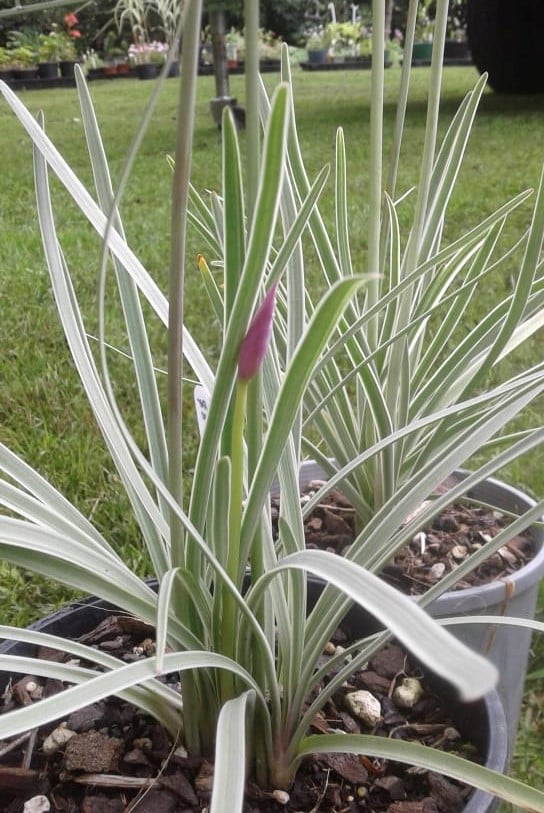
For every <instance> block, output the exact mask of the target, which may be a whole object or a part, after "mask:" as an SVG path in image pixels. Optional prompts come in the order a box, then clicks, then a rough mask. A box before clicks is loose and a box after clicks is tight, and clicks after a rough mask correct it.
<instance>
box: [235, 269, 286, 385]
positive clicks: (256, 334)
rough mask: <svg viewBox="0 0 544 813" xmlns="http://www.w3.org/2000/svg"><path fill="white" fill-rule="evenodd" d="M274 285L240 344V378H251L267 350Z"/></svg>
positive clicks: (274, 291) (274, 295)
mask: <svg viewBox="0 0 544 813" xmlns="http://www.w3.org/2000/svg"><path fill="white" fill-rule="evenodd" d="M276 287H277V283H276V282H275V283H274V284H273V285H272V286H271V287H270V289H269V291H268V293H267V294H266V296H265V298H264V299H263V301H262V303H261V304H260V305H259V307H258V308H257V310H256V312H255V316H254V317H253V319H252V320H251V324H250V325H249V328H248V331H247V333H246V335H245V337H244V339H243V341H242V344H241V346H240V353H239V355H238V376H239V377H240V378H241V379H242V380H245V381H249V379H250V378H253V376H254V375H255V373H256V372H257V371H258V369H259V367H260V366H261V362H262V360H263V358H264V354H265V353H266V351H267V348H268V344H269V342H270V334H271V332H272V316H273V315H274V304H275V301H276Z"/></svg>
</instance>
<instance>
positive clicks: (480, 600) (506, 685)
mask: <svg viewBox="0 0 544 813" xmlns="http://www.w3.org/2000/svg"><path fill="white" fill-rule="evenodd" d="M458 476H459V477H462V476H463V474H462V473H459V474H458ZM323 477H324V474H323V470H322V469H321V468H320V466H318V465H317V464H316V463H314V462H313V461H308V462H306V463H303V465H302V468H301V472H300V485H301V487H302V488H303V487H304V486H305V485H307V484H308V483H309V482H310V481H311V480H315V479H323ZM468 496H469V497H474V499H478V500H482V501H483V502H486V503H489V504H491V505H494V506H496V507H497V508H499V509H503V510H505V511H512V512H514V513H517V514H520V513H522V512H523V511H525V510H527V509H528V508H530V507H531V506H533V505H534V504H535V502H534V500H532V499H531V498H530V497H528V496H527V495H525V494H523V493H522V492H521V491H518V490H517V489H515V488H512V487H511V486H509V485H507V484H506V483H503V482H501V481H500V480H495V479H492V478H489V479H488V480H486V481H484V482H483V483H481V484H480V485H479V486H478V487H477V488H475V489H474V490H473V491H470V492H469V493H468ZM531 538H532V540H533V543H534V557H533V559H531V561H530V562H528V563H527V564H526V565H525V566H524V567H522V568H520V570H518V571H517V572H515V573H512V574H511V575H509V576H507V577H506V578H504V579H500V580H499V581H495V582H492V583H490V584H487V585H483V586H481V587H470V588H467V589H465V590H455V591H454V590H451V591H448V592H446V593H443V594H442V595H441V596H440V597H439V598H437V599H436V600H435V601H433V602H432V603H431V604H429V605H428V607H427V611H428V612H429V613H430V614H431V615H432V616H433V618H437V619H438V618H453V617H456V616H467V617H468V616H471V617H473V616H478V615H496V616H505V617H510V618H525V619H533V618H534V617H535V608H536V602H537V597H538V586H539V582H540V579H541V578H542V577H543V576H544V529H543V528H539V527H536V526H535V527H533V528H531ZM450 629H451V632H452V633H453V634H454V635H455V636H456V637H457V638H459V639H460V640H462V641H463V642H464V643H465V644H467V646H469V647H470V648H471V649H473V650H475V651H476V652H480V653H482V654H484V655H487V656H488V657H489V659H490V660H491V661H492V662H493V663H494V664H495V665H496V666H497V668H498V670H499V673H500V677H499V684H498V692H499V696H500V698H501V700H502V703H503V706H504V710H505V713H506V719H507V726H508V742H509V757H511V755H512V753H513V750H514V745H515V740H516V733H517V729H518V723H519V715H520V709H521V701H522V697H523V687H524V683H525V672H526V668H527V660H528V657H529V649H530V645H531V636H532V633H531V630H529V629H525V628H523V627H517V626H507V625H498V624H494V625H489V624H485V623H482V624H475V623H466V624H456V625H452V626H451V627H450Z"/></svg>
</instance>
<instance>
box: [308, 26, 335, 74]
mask: <svg viewBox="0 0 544 813" xmlns="http://www.w3.org/2000/svg"><path fill="white" fill-rule="evenodd" d="M330 44H331V41H330V36H329V32H328V31H327V29H326V28H325V27H323V26H316V27H314V28H312V29H311V30H310V31H309V32H308V35H307V38H306V52H307V55H308V63H309V64H310V65H323V64H325V62H326V61H327V54H328V51H329V47H330Z"/></svg>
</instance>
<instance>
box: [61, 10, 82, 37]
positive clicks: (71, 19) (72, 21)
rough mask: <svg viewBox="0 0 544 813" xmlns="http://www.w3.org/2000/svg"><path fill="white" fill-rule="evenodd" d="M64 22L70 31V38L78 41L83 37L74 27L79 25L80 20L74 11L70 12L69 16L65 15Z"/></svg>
mask: <svg viewBox="0 0 544 813" xmlns="http://www.w3.org/2000/svg"><path fill="white" fill-rule="evenodd" d="M63 20H64V25H65V26H66V28H67V29H68V36H70V37H72V39H78V38H79V37H81V31H78V30H77V28H74V26H75V25H77V23H78V19H77V17H76V15H75V14H74V13H73V12H72V11H69V12H68V13H67V14H65V15H64V17H63Z"/></svg>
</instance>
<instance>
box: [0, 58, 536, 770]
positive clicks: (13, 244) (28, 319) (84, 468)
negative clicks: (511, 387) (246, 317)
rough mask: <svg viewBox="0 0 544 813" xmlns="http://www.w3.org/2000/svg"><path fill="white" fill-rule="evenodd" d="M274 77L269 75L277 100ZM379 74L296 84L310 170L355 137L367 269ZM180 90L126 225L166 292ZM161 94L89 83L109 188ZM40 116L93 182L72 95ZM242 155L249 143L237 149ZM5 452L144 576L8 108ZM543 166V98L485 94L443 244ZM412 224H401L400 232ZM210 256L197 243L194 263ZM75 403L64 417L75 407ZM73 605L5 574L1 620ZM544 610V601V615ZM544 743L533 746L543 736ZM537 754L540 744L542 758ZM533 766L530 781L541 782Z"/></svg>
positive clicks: (213, 339) (201, 117) (202, 140)
mask: <svg viewBox="0 0 544 813" xmlns="http://www.w3.org/2000/svg"><path fill="white" fill-rule="evenodd" d="M427 77H428V71H427V69H424V68H419V69H416V70H414V72H413V86H412V91H411V100H410V107H409V113H408V120H407V128H406V142H405V146H404V149H403V155H402V168H401V173H400V178H399V185H398V192H399V193H401V192H404V191H405V190H407V189H408V188H410V187H411V186H412V185H414V184H416V183H417V169H418V159H419V156H420V154H421V147H422V138H423V129H424V124H425V114H426V93H427V89H426V80H427ZM399 78H400V72H399V71H398V70H396V69H391V70H389V71H387V72H386V83H387V87H386V96H385V103H386V111H385V115H386V134H387V135H386V141H387V143H386V149H387V148H388V147H389V143H390V139H391V134H392V130H393V121H394V114H395V102H396V98H397V93H398V83H399ZM476 79H477V75H476V72H475V70H473V69H471V68H448V69H446V70H445V73H444V89H443V103H442V111H443V114H442V123H441V134H443V133H444V132H445V130H446V128H447V126H448V124H449V122H450V120H451V118H452V116H453V114H454V111H455V110H456V108H457V106H458V105H459V103H460V101H461V100H462V98H463V96H464V95H465V93H466V92H467V91H468V90H470V89H471V87H472V86H473V85H474V83H475V81H476ZM276 81H277V77H274V76H272V75H267V76H265V82H266V84H267V86H269V87H272V86H273V85H274V83H275V82H276ZM369 85H370V76H369V74H368V73H366V72H357V71H335V72H329V73H321V74H319V73H305V72H302V71H296V72H295V75H294V88H295V106H296V111H297V117H298V130H299V135H300V140H301V143H302V145H303V148H304V155H305V159H306V162H307V167H308V169H309V171H310V174H311V175H314V174H315V173H316V172H317V171H318V170H319V169H320V168H321V167H322V166H323V165H324V164H326V163H330V162H333V160H334V144H335V132H336V128H337V127H338V126H342V127H343V128H344V130H345V137H346V144H347V150H348V161H349V185H350V189H349V195H350V218H351V223H352V234H353V255H354V264H355V267H356V268H357V269H364V257H365V223H366V218H367V214H368V212H367V204H366V182H367V181H366V179H367V176H368V141H369V135H368V134H369V125H368V105H369V96H370V90H369ZM177 89H178V82H177V81H175V80H170V81H168V82H166V83H165V85H164V88H163V90H162V92H161V96H160V99H159V103H158V108H157V111H156V115H155V117H154V120H153V123H152V125H151V127H150V128H149V131H148V132H147V134H146V136H145V139H144V142H143V145H142V148H141V151H140V153H139V156H138V158H137V160H136V162H135V165H134V168H133V171H132V175H131V178H130V181H129V183H128V186H127V188H126V190H125V194H124V197H123V201H122V205H121V214H122V217H123V220H124V225H125V229H126V232H127V235H128V238H129V242H130V243H131V245H132V247H133V248H134V249H135V251H136V253H137V254H138V255H139V256H140V258H141V259H142V261H143V262H144V264H145V265H146V266H147V267H148V268H149V270H150V271H152V273H153V274H154V276H155V277H156V279H157V281H158V282H159V284H161V285H162V286H163V288H164V285H165V275H166V267H167V262H168V236H169V235H168V233H169V223H168V198H169V190H170V183H171V171H170V169H169V167H168V165H167V161H166V156H167V155H168V154H169V153H171V152H172V151H173V140H174V122H175V115H176V93H177ZM150 91H151V87H150V83H145V82H139V81H138V80H133V79H126V80H119V81H116V82H95V83H93V84H92V85H91V92H92V96H93V100H94V102H95V105H96V110H97V114H98V119H99V122H100V123H101V126H102V132H103V136H104V140H105V146H106V150H107V153H108V156H109V158H110V161H111V167H112V172H113V175H114V178H115V177H116V175H117V174H118V173H120V171H121V168H122V165H123V159H124V156H125V154H126V151H127V149H128V147H129V145H130V142H131V139H132V137H133V135H134V132H135V128H136V125H137V122H138V119H139V116H140V115H141V112H142V109H143V107H144V105H145V103H146V100H147V99H148V97H149V94H150ZM231 92H232V93H233V95H235V96H237V97H238V100H239V102H240V103H242V104H243V99H244V84H243V78H242V77H233V78H232V79H231ZM213 95H214V87H213V79H212V78H208V77H202V78H201V79H200V80H199V94H198V110H197V121H196V131H195V137H194V175H193V178H194V183H195V185H196V186H197V188H198V189H200V190H203V189H217V188H218V186H219V178H220V157H221V147H220V136H219V133H218V131H217V130H216V129H215V127H214V125H213V123H212V119H211V116H210V114H209V99H210V98H211V97H212V96H213ZM21 98H23V99H24V101H25V103H26V104H27V106H28V107H29V108H30V110H31V111H32V112H33V113H38V111H43V113H44V116H45V127H46V129H47V131H48V132H49V134H50V135H51V136H52V137H53V139H54V141H55V143H56V144H57V146H58V148H59V149H60V150H61V152H62V153H63V154H64V155H65V156H66V157H67V158H68V159H69V161H70V162H71V163H72V165H73V167H74V169H75V171H76V172H77V173H78V174H80V176H81V177H82V178H84V179H86V180H88V181H90V169H89V164H88V161H87V158H86V152H85V150H84V147H83V135H82V130H81V121H80V115H79V109H78V105H77V98H76V92H75V90H72V89H60V90H47V91H26V92H22V93H21ZM242 147H243V135H242ZM0 154H1V155H2V156H3V161H2V181H1V186H0V200H1V207H0V268H1V273H0V299H1V305H2V320H1V323H0V343H1V344H0V347H1V352H0V359H1V362H0V364H1V376H0V440H1V441H2V442H4V443H6V444H7V445H8V446H10V447H11V448H12V449H13V450H14V451H16V452H18V453H19V454H21V455H22V456H23V457H24V458H25V459H26V460H27V461H28V462H29V463H31V464H32V465H34V466H35V467H36V468H37V469H38V470H39V471H40V472H41V473H43V474H44V475H46V476H47V477H48V478H49V479H50V480H51V481H52V482H53V483H54V484H55V485H56V486H57V487H59V488H60V489H61V490H62V491H63V493H65V494H66V496H68V497H69V498H70V499H71V500H73V501H74V502H75V503H76V504H77V505H78V507H79V508H80V509H81V510H82V511H83V512H84V513H85V514H86V515H88V516H92V517H93V518H94V520H95V521H96V522H97V524H98V525H99V527H100V528H101V529H105V528H107V529H108V538H109V539H110V541H112V542H113V543H114V544H116V545H118V546H119V547H120V548H122V549H123V550H124V553H125V555H126V556H127V557H128V558H129V560H130V561H132V562H133V565H134V568H135V569H137V570H138V571H139V572H140V573H145V572H146V562H145V561H144V559H143V557H142V555H141V553H140V551H139V549H138V545H137V537H136V533H135V529H134V527H132V526H130V525H128V526H127V523H126V514H127V511H126V505H125V503H124V502H123V500H122V499H120V498H119V496H118V489H117V480H116V476H115V474H114V472H113V471H112V470H111V467H110V466H109V463H108V458H107V455H106V453H105V451H104V449H103V446H102V443H101V440H100V436H99V434H98V432H97V430H96V429H95V427H94V423H93V420H92V417H91V415H90V412H89V410H88V408H87V406H86V403H85V400H84V398H83V396H82V393H81V390H80V386H79V384H78V381H77V379H76V376H75V374H74V372H73V370H72V368H71V363H70V360H69V357H68V353H67V350H66V348H65V344H64V340H63V337H62V335H61V332H60V330H59V328H58V325H57V321H56V317H55V313H54V306H53V302H52V297H51V294H50V292H49V282H48V278H47V275H46V272H45V265H44V261H43V257H42V251H41V243H40V238H39V234H38V229H37V225H36V218H35V214H34V198H33V185H32V162H31V147H30V141H29V139H28V138H27V137H26V135H25V134H24V133H23V132H22V130H21V129H20V126H19V125H18V124H17V122H16V121H15V119H14V118H13V117H12V116H11V115H10V114H9V112H8V110H7V108H6V107H5V106H3V107H2V108H1V109H0ZM543 159H544V96H538V97H536V96H525V97H502V96H497V95H494V94H493V93H492V92H486V93H485V95H484V98H483V101H482V104H481V108H480V112H479V115H478V117H477V120H476V124H475V126H474V130H473V134H472V138H471V142H470V145H469V149H468V153H467V156H466V161H465V166H464V169H463V170H462V172H461V175H460V177H459V181H458V186H457V189H456V193H455V195H454V198H453V200H452V202H451V206H450V212H449V218H448V222H447V224H446V231H445V233H446V235H447V236H449V235H456V234H458V233H460V231H461V230H463V229H466V228H468V227H470V226H471V225H474V224H475V223H476V222H478V221H479V220H481V219H482V218H483V217H484V216H485V215H486V214H488V213H490V212H491V211H493V210H494V209H495V208H497V207H498V206H499V205H500V204H501V203H503V202H504V201H505V200H507V199H508V198H509V197H511V196H513V195H514V194H516V193H517V192H519V191H521V190H523V189H526V188H528V187H534V186H535V185H536V183H537V181H538V177H539V173H540V170H541V164H542V161H543ZM54 193H55V196H56V197H57V198H58V200H59V203H61V204H62V205H61V206H60V207H59V209H58V210H57V211H58V214H57V223H58V228H59V233H60V235H61V238H62V240H63V249H64V251H65V255H66V258H67V261H68V264H69V267H70V269H71V270H72V272H73V275H74V278H75V282H76V285H77V288H78V291H79V294H80V296H81V298H82V306H83V311H84V313H85V315H86V316H87V318H88V320H89V330H90V331H91V332H92V331H93V330H95V327H96V290H97V289H96V280H97V267H98V260H99V242H98V240H97V239H96V238H95V237H94V236H93V235H92V234H89V231H88V229H86V228H85V225H84V222H83V220H82V218H81V216H80V215H79V213H78V212H77V210H76V209H75V207H74V206H73V205H72V204H71V203H69V202H68V200H66V205H64V198H63V196H64V192H63V191H62V190H61V189H57V188H54ZM322 211H323V213H324V216H325V218H326V219H328V220H329V221H330V220H331V217H332V182H331V181H329V186H328V188H327V190H326V192H325V195H324V199H323V205H322ZM529 212H530V206H529V205H527V206H525V207H524V208H523V210H522V211H521V212H519V213H518V214H516V216H515V217H514V218H512V224H511V225H510V226H509V227H508V229H507V237H508V236H509V237H512V236H513V235H515V234H516V233H521V232H520V230H521V229H522V228H523V224H524V223H527V222H528V218H529ZM402 225H404V226H406V223H403V224H402ZM202 250H203V246H202V245H201V244H200V243H199V241H198V240H197V238H196V236H195V235H191V236H190V240H189V258H192V257H196V254H197V253H198V252H200V251H202ZM198 274H199V272H198V270H197V268H196V263H193V262H191V261H190V262H189V264H188V268H187V278H188V283H189V284H188V301H187V312H186V321H187V324H188V326H189V328H190V330H191V331H192V332H193V333H194V334H195V337H196V338H197V340H199V341H200V342H201V343H202V344H203V345H204V346H205V347H206V348H207V349H209V350H210V352H212V353H213V349H214V347H216V346H217V341H218V333H217V331H216V329H215V327H214V326H213V323H212V320H211V315H210V311H209V308H208V304H207V300H206V298H205V295H204V293H203V290H202V288H201V285H200V280H199V276H198ZM513 274H515V265H514V264H511V265H510V266H509V267H505V268H501V269H500V270H499V271H498V272H497V275H496V277H495V279H494V280H493V285H492V286H491V287H490V288H489V289H488V290H486V291H485V296H483V297H479V298H478V300H477V302H476V303H475V305H474V310H473V314H472V318H474V319H478V317H479V314H481V313H483V312H485V310H486V309H487V308H488V307H490V306H491V303H492V302H493V301H494V299H495V298H496V297H497V296H500V295H501V294H503V293H504V291H505V289H508V288H509V287H510V286H511V284H512V276H513ZM116 315H117V311H116V304H115V302H114V303H112V305H111V309H110V310H109V311H108V326H109V335H110V336H111V338H112V341H113V342H114V343H115V340H116ZM542 338H543V337H542V335H540V336H539V337H536V338H534V339H533V341H532V342H531V344H530V346H528V347H526V348H525V349H524V357H523V359H522V361H523V363H524V364H529V363H531V362H532V361H536V360H537V359H538V358H539V357H540V356H541V354H542V349H541V348H542ZM156 352H157V358H158V362H159V364H160V361H161V357H163V356H164V347H163V339H162V337H161V335H160V332H159V331H157V339H156ZM112 364H113V365H114V370H115V373H116V376H118V379H119V389H118V397H119V399H120V403H121V404H122V405H124V406H125V407H126V408H127V410H128V413H129V420H131V419H132V421H133V423H136V421H137V415H135V414H132V413H131V405H132V403H133V401H134V398H133V385H132V382H131V379H130V378H129V376H128V375H127V374H126V370H125V366H124V365H123V362H122V360H118V359H112ZM67 405H68V406H67ZM543 415H544V404H542V402H541V403H539V404H535V405H534V406H533V407H532V408H531V411H530V413H529V415H528V416H527V422H528V423H542V421H543ZM192 425H193V423H192V416H191V414H190V408H189V407H188V414H187V427H188V429H189V440H188V442H187V443H186V449H185V453H186V463H187V465H188V466H190V465H191V459H192V456H193V454H194V448H195V443H196V433H195V432H194V430H192ZM508 474H509V476H510V477H512V478H513V479H515V480H516V482H517V483H518V484H519V485H520V486H521V487H522V488H523V489H525V490H527V491H528V492H529V493H531V494H534V495H535V496H539V497H543V496H544V466H543V465H542V455H540V458H538V456H537V455H532V456H530V457H529V458H528V459H524V460H522V461H520V462H519V463H518V464H517V465H516V466H515V467H512V469H511V470H510V471H509V472H508ZM67 595H68V593H66V592H65V591H61V590H59V589H58V588H57V587H55V586H52V585H50V584H48V583H47V582H45V581H44V580H40V579H35V578H34V577H28V576H27V575H26V574H21V573H18V572H16V571H14V570H13V569H12V568H10V567H8V566H6V565H2V564H1V563H0V606H2V608H3V621H5V622H9V623H26V622H27V621H28V620H30V619H31V618H33V617H35V616H37V615H40V614H42V613H43V612H44V611H46V610H49V609H51V607H53V606H56V605H57V604H58V603H59V602H60V601H62V600H63V599H65V598H66V597H67ZM543 607H544V596H543V600H542V607H541V610H540V615H541V617H542V608H543ZM543 667H544V649H543V648H542V646H541V645H537V649H536V655H535V659H534V663H533V665H532V671H533V672H535V673H536V677H534V678H532V680H531V682H530V685H529V687H528V695H527V697H528V707H527V713H526V722H527V725H526V726H525V727H524V729H523V732H522V735H521V738H520V748H519V757H518V760H517V763H516V767H517V769H518V770H519V771H520V773H522V774H525V773H526V772H527V771H528V770H529V764H531V765H532V768H531V770H535V772H534V774H531V775H532V776H534V779H533V781H534V783H535V784H537V782H538V783H540V785H542V780H541V778H540V777H541V776H542V768H544V759H543V758H542V756H539V752H538V748H537V744H538V740H537V739H536V738H535V737H536V735H537V734H538V732H540V733H542V728H543V721H542V712H541V711H540V699H541V696H542V692H541V690H540V686H541V685H542V682H541V677H540V675H539V672H541V670H542V668H543ZM533 734H535V737H534V736H533ZM535 743H536V745H535ZM535 766H536V769H535Z"/></svg>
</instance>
